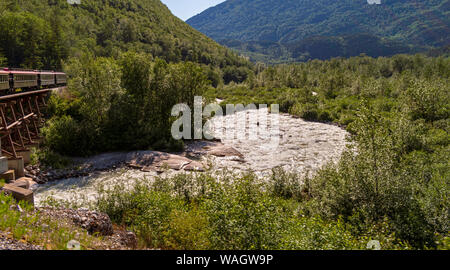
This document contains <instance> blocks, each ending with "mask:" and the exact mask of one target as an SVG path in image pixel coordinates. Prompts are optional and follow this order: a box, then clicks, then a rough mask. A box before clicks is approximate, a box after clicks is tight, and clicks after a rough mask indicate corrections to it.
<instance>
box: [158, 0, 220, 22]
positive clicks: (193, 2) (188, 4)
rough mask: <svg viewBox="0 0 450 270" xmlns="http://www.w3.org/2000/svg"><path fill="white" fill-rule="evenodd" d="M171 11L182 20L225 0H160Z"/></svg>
mask: <svg viewBox="0 0 450 270" xmlns="http://www.w3.org/2000/svg"><path fill="white" fill-rule="evenodd" d="M161 1H162V2H163V3H164V4H166V6H167V7H168V8H169V9H170V10H171V11H172V13H173V14H174V15H175V16H177V17H178V18H180V19H182V20H183V21H185V20H187V19H189V18H190V17H192V16H194V15H197V14H198V13H200V12H202V11H203V10H205V9H207V8H209V7H212V6H215V5H217V4H219V3H222V2H225V0H161Z"/></svg>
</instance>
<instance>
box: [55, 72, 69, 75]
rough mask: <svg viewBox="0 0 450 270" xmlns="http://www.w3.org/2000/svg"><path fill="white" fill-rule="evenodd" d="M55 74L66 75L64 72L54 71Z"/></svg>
mask: <svg viewBox="0 0 450 270" xmlns="http://www.w3.org/2000/svg"><path fill="white" fill-rule="evenodd" d="M55 74H58V75H66V73H64V72H55Z"/></svg>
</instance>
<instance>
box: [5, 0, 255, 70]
mask: <svg viewBox="0 0 450 270" xmlns="http://www.w3.org/2000/svg"><path fill="white" fill-rule="evenodd" d="M130 50H134V51H137V52H145V53H148V54H151V55H153V56H154V57H160V58H163V59H164V60H166V61H169V62H178V61H185V60H186V61H193V62H197V63H201V64H207V65H211V66H215V67H223V66H227V65H237V66H240V65H247V64H248V63H247V62H246V61H245V60H244V59H242V58H241V57H239V56H237V55H235V54H233V53H231V52H230V51H229V50H228V49H225V48H223V47H221V46H220V45H218V44H217V43H215V42H214V41H213V40H211V39H210V38H208V37H206V36H204V35H203V34H201V33H199V32H198V31H196V30H194V29H192V28H191V27H190V26H189V25H187V24H186V23H184V22H183V21H181V20H180V19H178V18H177V17H175V16H173V15H172V14H171V13H170V11H169V9H168V8H167V7H166V6H165V5H163V4H162V3H161V2H160V1H159V0H83V1H81V5H74V6H71V5H69V4H68V3H67V1H66V0H26V1H24V0H20V1H18V0H2V1H1V2H0V65H9V66H15V67H17V66H21V67H27V68H60V66H61V60H63V59H66V58H67V57H69V56H77V55H79V54H80V53H81V52H83V51H85V52H90V53H92V54H94V55H97V56H113V57H115V56H117V55H119V54H120V53H121V52H124V51H130ZM2 55H3V56H2ZM5 58H6V59H5Z"/></svg>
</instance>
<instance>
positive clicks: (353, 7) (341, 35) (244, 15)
mask: <svg viewBox="0 0 450 270" xmlns="http://www.w3.org/2000/svg"><path fill="white" fill-rule="evenodd" d="M449 12H450V1H448V0H432V1H428V0H414V1H404V0H382V4H381V5H375V4H374V5H369V4H368V3H367V1H366V0H356V1H355V0H341V1H334V0H315V1H312V0H300V1H298V0H277V1H268V0H238V1H237V0H228V1H226V2H224V3H222V4H219V5H218V6H216V7H212V8H210V9H208V10H206V11H204V12H202V13H201V14H199V15H196V16H194V17H193V18H191V19H189V20H188V21H187V22H188V23H189V24H190V25H192V26H193V27H194V28H195V29H198V30H199V31H201V32H202V33H205V34H206V35H208V36H209V37H211V38H213V39H214V40H217V41H219V42H221V43H223V44H225V45H227V46H229V47H231V48H233V49H237V50H238V51H240V52H243V53H244V54H246V55H248V56H250V57H252V59H253V60H262V61H264V60H266V62H274V63H276V62H280V61H282V62H288V61H291V62H292V61H305V60H308V59H329V58H332V57H336V56H343V57H349V56H357V55H359V54H360V53H366V54H367V55H370V56H373V57H377V56H390V55H394V54H397V53H410V52H417V51H420V50H424V49H426V48H427V47H429V46H437V47H439V46H445V45H448V44H449V41H450V40H449V36H450V28H449V26H450V19H449V18H450V16H449ZM238 41H239V42H238ZM268 42H269V43H271V44H272V45H271V47H275V48H276V49H273V48H272V49H269V50H267V43H268ZM255 44H256V45H255ZM283 48H286V50H284V52H283V53H282V54H281V56H280V50H282V51H283ZM267 58H268V59H267Z"/></svg>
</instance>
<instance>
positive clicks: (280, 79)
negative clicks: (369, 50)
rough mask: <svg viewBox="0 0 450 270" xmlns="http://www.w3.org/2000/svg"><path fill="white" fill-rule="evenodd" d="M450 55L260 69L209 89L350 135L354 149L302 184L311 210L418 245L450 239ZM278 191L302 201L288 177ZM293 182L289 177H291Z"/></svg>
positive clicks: (227, 99) (229, 98)
mask: <svg viewBox="0 0 450 270" xmlns="http://www.w3.org/2000/svg"><path fill="white" fill-rule="evenodd" d="M449 71H450V59H449V58H448V57H447V58H444V57H438V58H429V57H425V56H423V55H415V56H406V55H397V56H394V57H392V58H378V59H373V58H370V57H355V58H350V59H333V60H331V61H317V60H315V61H310V62H308V63H303V64H296V65H279V66H276V67H269V68H266V69H262V70H261V72H259V73H258V74H256V76H251V77H250V78H249V79H248V80H247V82H246V84H240V85H229V86H227V87H225V88H224V89H222V90H215V91H214V93H212V92H210V93H209V94H211V95H214V96H218V97H219V98H222V99H225V100H224V103H261V104H270V103H279V104H280V108H281V110H282V111H285V112H289V113H291V114H294V115H298V116H300V117H302V118H304V119H307V120H311V121H323V122H335V123H336V124H340V125H342V126H344V127H346V128H347V130H348V131H350V132H351V133H352V134H353V136H352V141H353V148H352V149H349V150H348V151H347V152H346V153H345V154H344V155H343V156H342V158H341V161H340V162H339V163H338V164H337V165H329V166H327V167H325V168H323V169H322V170H320V171H319V173H318V174H317V175H316V176H315V177H313V178H312V179H307V180H305V181H304V182H305V183H308V185H306V186H305V190H303V192H304V193H305V194H306V195H307V196H306V197H311V198H313V200H312V201H310V202H311V204H310V205H309V207H310V208H309V211H311V212H312V213H319V214H320V216H321V217H322V218H326V219H332V220H337V219H339V218H343V220H344V221H345V222H346V224H352V226H353V228H358V229H357V230H360V231H367V230H368V228H367V227H366V226H368V225H369V226H371V225H374V224H377V223H378V222H381V221H383V220H385V221H387V222H388V224H389V231H391V232H393V233H395V236H396V237H398V238H399V239H402V240H403V241H406V242H407V243H409V244H410V245H412V246H413V247H415V248H425V247H428V248H433V247H436V241H437V239H439V237H443V236H446V237H448V231H449V225H450V224H449V210H450V209H449V207H450V201H449V192H450V170H449V163H448V162H449V160H450V154H449V151H450V145H449V142H450V136H449V124H450V105H449V104H450V88H449V78H450V73H449ZM284 178H285V179H287V180H284V182H285V184H284V185H281V187H279V188H278V190H281V191H278V192H277V194H281V195H283V196H285V197H288V198H302V197H305V196H304V195H302V193H301V192H300V191H301V188H300V189H299V188H292V187H295V185H294V186H293V185H292V183H296V182H299V181H301V180H300V179H299V178H298V177H296V176H293V179H294V180H292V179H291V180H289V179H290V178H289V177H284ZM291 178H292V177H291Z"/></svg>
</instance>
